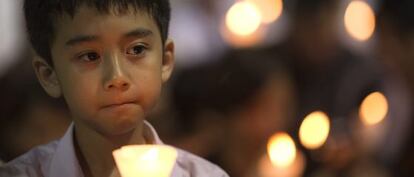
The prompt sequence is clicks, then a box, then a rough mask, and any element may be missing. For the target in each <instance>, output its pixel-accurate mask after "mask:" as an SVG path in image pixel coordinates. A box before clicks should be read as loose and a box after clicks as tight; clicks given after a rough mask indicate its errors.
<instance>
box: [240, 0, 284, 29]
mask: <svg viewBox="0 0 414 177" xmlns="http://www.w3.org/2000/svg"><path fill="white" fill-rule="evenodd" d="M246 1H248V2H251V3H253V4H255V5H256V7H257V8H258V9H259V12H260V13H261V16H262V22H263V23H266V24H268V23H272V22H274V21H276V20H277V19H278V18H279V17H280V15H281V14H282V11H283V2H282V0H246Z"/></svg>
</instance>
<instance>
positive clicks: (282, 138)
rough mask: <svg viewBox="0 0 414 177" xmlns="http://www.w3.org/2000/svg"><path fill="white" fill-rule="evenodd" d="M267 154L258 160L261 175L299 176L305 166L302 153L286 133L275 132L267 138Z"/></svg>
mask: <svg viewBox="0 0 414 177" xmlns="http://www.w3.org/2000/svg"><path fill="white" fill-rule="evenodd" d="M267 150H268V154H267V155H265V156H263V157H262V159H261V160H260V162H259V169H258V170H259V176H261V177H300V176H301V175H302V173H303V170H304V168H305V160H304V158H303V154H302V153H301V152H300V151H299V150H297V149H296V146H295V143H294V141H293V140H292V138H291V137H290V136H289V135H288V134H287V133H276V134H275V135H273V136H272V137H271V138H270V139H269V143H268V149H267Z"/></svg>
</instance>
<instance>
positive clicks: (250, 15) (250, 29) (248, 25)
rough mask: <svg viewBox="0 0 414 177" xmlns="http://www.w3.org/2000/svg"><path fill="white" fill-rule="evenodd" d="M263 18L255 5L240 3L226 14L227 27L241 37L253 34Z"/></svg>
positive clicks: (245, 2)
mask: <svg viewBox="0 0 414 177" xmlns="http://www.w3.org/2000/svg"><path fill="white" fill-rule="evenodd" d="M261 20H262V16H261V13H260V11H259V10H258V8H257V7H256V5H255V4H253V3H250V2H247V1H240V2H237V3H235V4H234V5H233V6H232V7H230V9H229V10H228V12H227V14H226V27H227V28H228V29H229V31H230V32H232V33H234V34H236V35H239V36H248V35H251V34H253V33H254V32H255V31H256V30H257V29H258V28H259V26H260V24H261Z"/></svg>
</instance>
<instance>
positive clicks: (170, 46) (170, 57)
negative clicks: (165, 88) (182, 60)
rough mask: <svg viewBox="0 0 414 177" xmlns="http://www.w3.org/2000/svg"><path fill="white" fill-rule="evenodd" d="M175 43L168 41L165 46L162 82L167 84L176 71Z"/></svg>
mask: <svg viewBox="0 0 414 177" xmlns="http://www.w3.org/2000/svg"><path fill="white" fill-rule="evenodd" d="M174 50H175V47H174V42H173V41H172V40H171V39H167V40H166V41H165V45H164V56H163V58H162V71H161V72H162V73H161V77H162V82H166V81H167V80H168V79H169V78H170V76H171V73H172V71H173V69H174V63H175V56H174V54H175V53H174V52H175V51H174Z"/></svg>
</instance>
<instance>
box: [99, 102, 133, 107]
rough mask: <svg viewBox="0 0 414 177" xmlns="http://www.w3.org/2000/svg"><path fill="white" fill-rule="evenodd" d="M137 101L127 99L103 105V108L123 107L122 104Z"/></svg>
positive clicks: (131, 103)
mask: <svg viewBox="0 0 414 177" xmlns="http://www.w3.org/2000/svg"><path fill="white" fill-rule="evenodd" d="M135 104H136V103H135V102H134V101H125V102H119V103H112V104H108V105H105V106H103V107H102V108H116V107H122V106H130V105H135Z"/></svg>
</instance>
